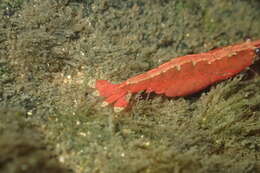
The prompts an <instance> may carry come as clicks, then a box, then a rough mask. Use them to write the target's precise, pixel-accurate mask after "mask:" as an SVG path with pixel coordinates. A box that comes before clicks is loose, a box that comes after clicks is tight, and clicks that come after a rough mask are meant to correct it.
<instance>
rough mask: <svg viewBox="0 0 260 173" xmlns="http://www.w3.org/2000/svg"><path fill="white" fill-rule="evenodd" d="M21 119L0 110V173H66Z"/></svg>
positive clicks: (20, 114) (16, 113) (22, 116)
mask: <svg viewBox="0 0 260 173" xmlns="http://www.w3.org/2000/svg"><path fill="white" fill-rule="evenodd" d="M25 117H26V114H25V113H23V112H21V111H17V110H14V109H12V110H11V109H6V108H0V153H1V157H0V163H1V166H0V172H8V173H9V172H10V173H22V172H51V173H52V172H64V173H65V172H68V170H66V169H64V168H63V167H62V166H61V165H60V164H59V163H58V161H57V160H55V159H53V156H54V155H55V154H51V152H50V150H49V151H48V149H47V147H46V144H44V143H43V140H42V134H41V133H40V132H39V131H38V130H37V129H36V128H35V126H34V125H33V124H31V123H30V122H28V121H27V120H26V119H25Z"/></svg>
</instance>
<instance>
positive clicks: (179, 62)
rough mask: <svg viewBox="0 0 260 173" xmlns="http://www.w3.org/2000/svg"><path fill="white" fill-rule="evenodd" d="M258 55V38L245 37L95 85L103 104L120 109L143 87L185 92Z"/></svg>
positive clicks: (225, 75) (220, 77) (244, 65)
mask: <svg viewBox="0 0 260 173" xmlns="http://www.w3.org/2000/svg"><path fill="white" fill-rule="evenodd" d="M259 57H260V40H257V41H246V42H244V43H240V44H235V45H231V46H227V47H223V48H217V49H214V50H211V51H209V52H205V53H199V54H192V55H186V56H182V57H177V58H173V59H172V60H170V61H168V62H166V63H164V64H162V65H160V66H159V67H157V68H154V69H152V70H149V71H147V72H145V73H143V74H139V75H137V76H134V77H131V78H129V79H127V80H126V81H124V82H122V83H119V84H112V83H110V82H108V81H106V80H97V81H96V89H97V90H98V92H99V95H100V96H102V97H105V100H104V103H105V105H110V104H111V105H113V106H114V107H115V108H119V110H122V109H124V108H126V107H127V106H128V104H129V103H128V102H129V99H130V96H131V95H132V94H134V93H137V92H140V91H145V92H146V93H150V92H155V93H156V94H164V95H166V96H168V97H180V96H187V95H190V94H193V93H196V92H198V91H200V90H203V89H205V88H207V87H208V86H210V85H212V84H214V83H216V82H219V81H222V80H225V79H228V78H230V77H232V76H234V75H236V74H238V73H239V72H241V71H243V70H245V69H246V68H247V67H249V66H250V65H252V64H253V63H254V61H255V60H257V59H259Z"/></svg>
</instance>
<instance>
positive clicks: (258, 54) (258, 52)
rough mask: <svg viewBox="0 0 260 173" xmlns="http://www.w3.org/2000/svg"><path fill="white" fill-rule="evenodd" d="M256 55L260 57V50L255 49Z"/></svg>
mask: <svg viewBox="0 0 260 173" xmlns="http://www.w3.org/2000/svg"><path fill="white" fill-rule="evenodd" d="M255 54H256V55H257V56H260V48H256V49H255Z"/></svg>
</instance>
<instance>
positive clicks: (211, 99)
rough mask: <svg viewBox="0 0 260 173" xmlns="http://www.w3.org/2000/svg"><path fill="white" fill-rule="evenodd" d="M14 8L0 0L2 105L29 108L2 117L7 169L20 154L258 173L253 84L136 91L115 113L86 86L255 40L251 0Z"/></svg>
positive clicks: (96, 163)
mask: <svg viewBox="0 0 260 173" xmlns="http://www.w3.org/2000/svg"><path fill="white" fill-rule="evenodd" d="M10 2H11V1H10ZM10 2H9V1H7V0H6V1H2V2H1V3H0V4H1V5H0V7H1V8H0V14H2V15H1V20H0V26H1V27H0V36H1V38H0V43H1V44H0V84H1V85H0V105H1V106H2V107H7V106H8V107H10V108H12V109H13V108H16V109H17V107H19V108H20V109H22V110H23V112H25V113H20V114H19V115H16V113H14V112H12V113H8V114H6V113H1V114H0V118H1V139H3V140H1V141H4V142H0V146H4V147H2V148H3V150H1V151H0V154H1V155H3V156H5V157H1V159H3V160H4V162H3V164H4V166H3V167H1V168H2V169H4V170H5V172H12V171H13V170H11V168H10V167H14V169H16V168H17V167H16V166H17V165H18V164H19V163H20V162H22V161H24V160H26V159H28V160H29V161H30V163H32V164H29V165H32V167H33V168H37V167H38V166H39V163H41V165H46V167H47V169H48V168H49V167H51V168H53V169H54V170H55V169H62V167H63V166H64V167H65V168H67V169H66V170H68V168H71V169H72V170H71V171H72V172H113V173H114V172H258V171H259V169H260V166H259V157H260V156H259V154H260V152H259V143H260V141H259V140H260V138H259V131H260V128H259V127H260V125H259V108H260V96H259V94H258V91H259V86H260V85H259V81H260V80H259V77H254V78H253V79H251V80H245V79H246V77H244V78H241V77H236V78H234V79H231V80H228V81H225V82H222V83H220V84H216V85H214V86H212V87H210V88H209V89H207V90H204V91H202V92H201V93H199V94H196V95H193V96H189V97H186V98H178V99H168V98H164V97H162V96H155V97H153V98H150V99H140V98H139V95H137V96H135V98H133V100H132V102H133V107H132V109H131V110H129V112H122V113H119V114H116V113H115V112H113V110H112V108H111V107H106V108H102V107H101V106H100V105H101V104H100V103H101V102H102V100H101V98H98V97H96V96H93V95H92V91H94V90H93V89H92V88H90V87H89V86H88V84H91V83H93V81H94V80H95V79H98V78H99V79H108V80H111V81H113V82H121V81H123V80H125V79H127V78H128V77H130V76H133V75H135V74H139V73H142V72H144V71H147V70H149V69H151V68H153V67H156V66H158V65H159V64H162V63H163V62H166V61H168V60H170V59H171V58H172V57H176V56H181V55H185V54H188V53H198V52H202V51H207V50H210V49H212V48H215V47H219V46H224V45H228V44H231V43H234V42H237V41H241V40H243V39H244V38H245V37H248V36H249V37H252V38H253V39H257V38H259V34H260V33H259V29H258V28H260V22H259V20H257V19H259V17H260V12H259V2H258V1H256V0H253V1H242V0H241V1H240V0H239V1H233V0H232V1H222V0H218V1H216V2H215V1H214V2H213V1H212V2H211V1H206V0H202V1H195V0H194V1H188V0H176V1H167V0H165V1H158V0H153V1H144V0H143V1H140V0H129V1H118V0H106V1H102V0H100V1H73V0H72V1H58V0H57V1H51V0H44V1H37V0H31V1H12V4H10ZM7 7H8V9H7ZM9 12H11V13H9ZM18 112H19V111H18ZM19 117H20V118H19ZM17 124H18V127H17ZM3 129H4V130H3ZM21 129H25V131H21ZM35 129H37V130H39V131H40V133H39V132H38V131H37V130H35ZM17 131H18V132H17ZM19 131H20V132H19ZM10 133H11V134H14V135H11V137H10V136H8V134H10ZM18 137H19V140H17V141H16V140H15V139H17V138H18ZM31 138H33V139H35V141H37V142H35V143H33V142H31V141H30V140H28V139H31ZM20 145H23V146H25V147H24V148H25V150H26V151H25V155H24V156H20V155H19V153H20V152H23V150H22V149H20V147H19V146H20ZM4 148H7V150H5V149H4ZM42 148H51V149H53V151H52V152H53V153H49V151H46V150H44V149H42ZM6 151H8V153H7V152H6ZM16 153H18V155H17V154H16ZM52 154H53V155H52ZM50 155H52V157H54V158H56V160H57V159H58V160H59V161H60V163H59V164H62V166H60V165H59V164H58V163H57V162H55V159H54V163H53V162H51V163H49V162H48V159H47V158H49V156H50ZM9 156H10V157H11V158H17V159H14V161H13V162H8V163H7V162H6V160H8V157H9ZM18 156H20V157H18ZM1 163H2V162H1ZM49 165H51V166H49ZM1 168H0V169H1ZM30 170H31V169H30ZM32 170H33V169H32ZM15 171H16V172H19V171H20V172H22V171H23V170H19V169H18V168H17V169H16V170H15ZM62 171H64V170H63V169H62ZM13 172H14V171H13ZM54 172H55V171H54Z"/></svg>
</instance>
